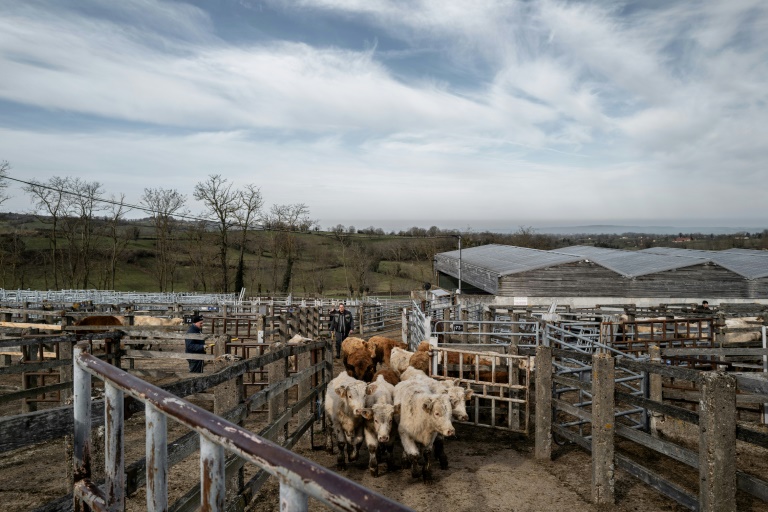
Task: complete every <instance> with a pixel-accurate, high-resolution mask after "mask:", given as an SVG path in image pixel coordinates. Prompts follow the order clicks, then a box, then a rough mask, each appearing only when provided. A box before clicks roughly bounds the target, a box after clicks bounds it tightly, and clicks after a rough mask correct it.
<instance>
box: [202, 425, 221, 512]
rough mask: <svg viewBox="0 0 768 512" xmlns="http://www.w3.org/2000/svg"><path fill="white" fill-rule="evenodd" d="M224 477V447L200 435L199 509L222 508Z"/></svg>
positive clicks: (205, 511) (210, 511)
mask: <svg viewBox="0 0 768 512" xmlns="http://www.w3.org/2000/svg"><path fill="white" fill-rule="evenodd" d="M225 482H226V480H225V478H224V447H223V446H221V445H218V444H216V443H215V442H214V441H211V440H210V439H208V438H207V437H205V436H203V435H201V436H200V484H201V486H202V490H201V493H200V507H201V508H200V510H202V511H203V512H218V511H219V510H224V498H225V496H226V489H225Z"/></svg>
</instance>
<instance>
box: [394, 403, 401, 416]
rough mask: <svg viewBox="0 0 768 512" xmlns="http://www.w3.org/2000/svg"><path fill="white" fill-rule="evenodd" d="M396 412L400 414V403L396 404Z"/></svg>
mask: <svg viewBox="0 0 768 512" xmlns="http://www.w3.org/2000/svg"><path fill="white" fill-rule="evenodd" d="M395 414H400V404H397V405H396V406H395Z"/></svg>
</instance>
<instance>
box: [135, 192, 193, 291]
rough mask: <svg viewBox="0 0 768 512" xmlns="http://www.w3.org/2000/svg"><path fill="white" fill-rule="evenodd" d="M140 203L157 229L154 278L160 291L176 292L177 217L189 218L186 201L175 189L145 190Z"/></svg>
mask: <svg viewBox="0 0 768 512" xmlns="http://www.w3.org/2000/svg"><path fill="white" fill-rule="evenodd" d="M141 203H142V204H143V205H144V206H146V208H147V209H148V210H150V212H151V215H152V222H153V224H154V226H155V238H156V247H157V252H156V255H155V268H154V274H155V277H156V278H157V284H158V286H159V287H160V291H162V292H164V291H167V290H168V289H169V288H170V289H171V290H172V289H173V283H174V280H175V272H176V264H177V260H176V258H175V255H174V249H175V248H176V238H175V236H176V233H175V228H176V221H175V219H174V218H173V216H174V215H184V214H186V209H185V208H184V207H185V205H186V203H187V198H186V197H185V196H184V195H183V194H181V193H179V192H178V191H177V190H174V189H163V188H145V189H144V195H143V196H142V198H141Z"/></svg>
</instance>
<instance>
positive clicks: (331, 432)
mask: <svg viewBox="0 0 768 512" xmlns="http://www.w3.org/2000/svg"><path fill="white" fill-rule="evenodd" d="M325 429H326V430H325V432H326V435H325V449H326V450H328V453H330V454H331V455H333V443H334V441H336V438H337V437H338V435H337V433H336V429H335V428H334V427H333V421H332V420H330V419H329V420H328V424H327V425H326V426H325Z"/></svg>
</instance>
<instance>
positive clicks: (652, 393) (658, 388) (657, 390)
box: [648, 345, 664, 437]
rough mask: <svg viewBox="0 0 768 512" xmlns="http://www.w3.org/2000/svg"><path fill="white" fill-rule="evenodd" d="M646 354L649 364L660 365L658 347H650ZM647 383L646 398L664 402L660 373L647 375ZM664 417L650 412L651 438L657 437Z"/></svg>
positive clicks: (659, 350)
mask: <svg viewBox="0 0 768 512" xmlns="http://www.w3.org/2000/svg"><path fill="white" fill-rule="evenodd" d="M648 352H649V354H650V356H651V362H652V363H661V349H660V348H659V346H658V345H651V346H650V347H649V349H648ZM648 382H649V390H648V398H650V399H651V400H653V401H654V402H658V403H662V402H663V401H664V397H663V394H662V393H663V391H662V380H661V374H660V373H649V374H648ZM663 417H664V415H663V414H661V413H659V412H656V411H651V425H650V426H651V429H650V430H651V435H652V436H653V437H659V425H658V423H659V421H660V419H661V418H663Z"/></svg>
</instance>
